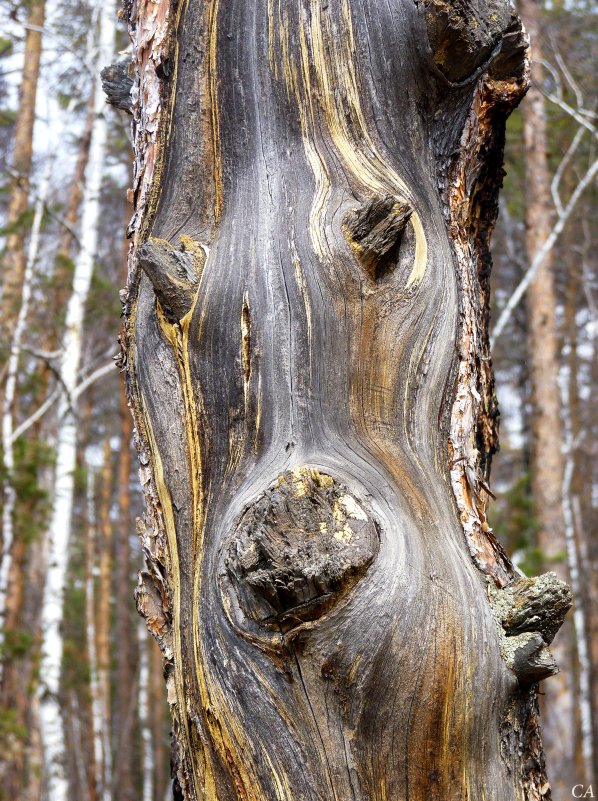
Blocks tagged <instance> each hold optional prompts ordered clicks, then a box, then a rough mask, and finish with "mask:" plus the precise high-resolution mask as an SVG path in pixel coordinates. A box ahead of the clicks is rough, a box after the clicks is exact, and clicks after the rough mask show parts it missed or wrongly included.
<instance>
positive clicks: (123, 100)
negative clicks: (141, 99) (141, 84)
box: [100, 61, 133, 114]
mask: <svg viewBox="0 0 598 801" xmlns="http://www.w3.org/2000/svg"><path fill="white" fill-rule="evenodd" d="M100 77H101V79H102V89H103V90H104V94H105V95H106V100H107V101H108V103H110V105H111V106H114V108H118V109H120V110H121V111H126V112H127V114H132V113H133V110H132V103H131V89H132V88H133V79H132V78H131V76H130V75H129V62H126V61H120V62H118V64H111V65H110V66H109V67H104V69H103V70H102V71H101V73H100Z"/></svg>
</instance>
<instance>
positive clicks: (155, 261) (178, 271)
mask: <svg viewBox="0 0 598 801" xmlns="http://www.w3.org/2000/svg"><path fill="white" fill-rule="evenodd" d="M137 260H138V262H139V266H140V267H141V269H142V270H143V271H144V273H145V274H146V275H147V277H148V278H149V279H150V281H151V282H152V285H153V287H154V292H155V293H156V297H157V298H158V300H159V301H160V305H161V306H162V309H163V311H164V314H165V315H166V317H167V318H168V320H169V321H170V322H178V321H179V320H181V319H182V318H183V317H184V316H185V315H186V314H187V312H188V311H189V310H190V309H191V307H192V306H193V301H194V299H195V294H196V292H197V284H198V280H199V276H198V270H197V258H196V254H195V253H192V252H189V251H188V250H176V249H175V248H174V247H173V246H172V245H171V244H170V243H169V242H167V241H166V240H162V239H153V238H152V239H148V240H147V242H145V243H144V244H143V245H141V247H140V248H139V249H138V250H137Z"/></svg>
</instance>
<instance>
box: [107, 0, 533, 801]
mask: <svg viewBox="0 0 598 801" xmlns="http://www.w3.org/2000/svg"><path fill="white" fill-rule="evenodd" d="M127 11H128V14H129V22H130V27H131V32H132V36H133V41H134V46H135V59H136V63H135V68H136V79H135V84H134V86H133V90H132V101H133V103H132V105H133V114H134V138H135V147H136V177H135V186H134V192H135V201H136V213H135V216H134V219H133V221H132V224H131V235H132V241H133V247H132V251H131V261H130V274H129V283H128V287H127V292H126V293H125V294H124V297H123V300H124V307H125V327H124V330H123V361H124V363H125V364H126V369H127V378H128V386H129V393H130V398H131V403H132V405H133V408H134V413H135V419H136V426H137V434H138V448H139V454H140V461H141V479H142V483H143V485H144V488H145V491H146V496H147V503H148V511H147V515H146V518H145V520H144V521H143V522H141V523H140V535H141V538H142V542H143V544H144V547H145V550H146V554H147V557H148V566H149V572H148V573H146V574H144V575H143V576H142V577H141V579H140V588H139V592H138V605H139V608H140V610H141V612H142V614H144V615H145V616H146V619H147V622H148V625H149V627H150V629H151V630H152V631H153V633H154V634H155V636H156V637H157V639H158V641H159V642H160V644H161V647H162V650H163V653H164V658H165V671H166V678H167V684H168V692H169V700H170V703H171V706H172V711H173V717H174V730H175V740H176V748H175V762H176V768H177V782H178V784H179V785H180V787H178V788H177V792H181V791H182V793H183V795H184V797H185V798H186V799H209V800H210V801H212V800H213V799H218V800H219V801H233V800H234V799H243V801H274V800H275V799H285V800H286V801H291V800H292V801H299V800H300V799H305V801H307V800H308V799H309V801H316V800H317V801H347V800H348V799H354V801H374V799H375V800H376V801H378V800H379V801H382V799H393V800H397V801H398V800H399V799H410V801H417V800H419V799H421V801H423V800H424V799H426V801H433V800H434V799H437V800H438V801H448V800H449V799H476V801H477V799H487V801H508V800H509V799H540V798H547V797H548V796H549V789H548V785H547V784H546V778H545V774H544V767H543V758H542V753H541V744H540V741H539V735H538V725H537V711H536V701H535V689H534V687H533V686H532V687H531V689H530V685H529V682H530V676H531V680H533V679H534V677H535V676H536V674H534V673H533V671H534V670H535V669H536V667H537V666H536V663H537V662H538V660H539V661H540V662H542V665H541V667H542V669H545V670H546V669H547V668H546V665H545V664H544V662H545V659H544V655H542V656H541V657H539V656H538V652H539V650H541V649H542V647H543V645H542V644H543V642H544V641H543V640H542V632H543V631H545V630H546V626H544V628H541V627H539V628H538V629H537V630H535V629H534V630H533V631H532V635H533V637H535V638H536V639H534V640H533V643H532V645H531V646H530V644H529V642H528V641H527V639H526V642H525V643H521V642H519V641H518V642H517V643H516V644H517V646H518V647H516V648H511V652H512V653H511V652H509V649H508V648H505V645H504V642H505V641H507V640H509V636H508V632H506V630H505V629H503V627H502V625H501V624H502V621H503V618H501V614H502V613H499V612H497V611H496V609H497V607H496V605H493V604H492V603H491V601H490V598H489V587H494V590H493V592H492V593H490V595H493V593H496V592H499V591H500V592H504V591H503V590H499V588H501V587H504V586H505V585H507V584H509V582H510V581H511V578H512V569H511V566H510V564H509V561H508V559H507V558H506V557H505V556H504V554H503V553H502V552H501V550H500V547H499V546H498V544H497V543H496V542H495V540H494V539H493V537H492V534H491V532H489V530H488V526H487V523H486V520H485V511H484V510H485V502H486V493H487V482H488V472H489V466H490V459H491V456H492V452H493V451H494V450H495V448H496V444H497V434H496V419H497V411H496V401H495V398H494V392H493V384H492V373H491V367H490V363H489V359H488V346H487V335H486V334H487V331H486V328H487V310H488V275H489V269H490V257H489V253H488V238H489V235H490V233H491V230H492V226H493V222H494V218H495V214H496V195H497V191H498V188H499V185H500V182H501V174H502V173H501V163H502V147H503V138H504V121H505V118H506V116H507V115H508V113H509V111H510V110H511V109H512V108H513V107H514V106H515V105H516V104H517V102H518V101H519V99H520V98H521V96H522V94H523V92H524V90H525V86H526V69H527V60H526V42H525V37H524V35H523V33H522V31H521V28H520V24H519V22H518V20H517V18H516V17H515V16H514V15H513V14H512V12H511V10H510V9H509V7H508V6H507V4H506V3H504V2H502V0H491V1H489V2H484V0H472V2H466V3H462V4H458V6H457V4H455V6H454V7H453V5H452V4H446V3H444V2H440V0H428V1H427V2H423V3H416V2H413V0H391V2H385V3H383V2H379V0H251V1H248V0H205V1H204V2H199V0H187V2H180V3H174V2H173V3H172V4H169V3H168V2H166V0H161V2H158V3H153V2H149V0H141V2H138V3H136V4H134V5H132V6H131V7H130V8H128V9H127ZM474 23H475V25H474ZM493 597H494V596H493ZM501 608H502V607H501ZM505 614H506V613H505ZM505 619H506V618H505ZM509 619H510V618H509ZM520 628H521V627H520ZM518 631H519V629H518ZM521 631H522V632H524V636H526V637H527V634H525V632H527V633H528V634H529V632H528V630H527V629H526V628H525V627H523V628H521ZM519 636H522V635H521V634H519ZM537 638H540V640H542V642H540V640H538V639H537ZM519 646H520V647H519ZM532 646H533V647H532ZM536 646H537V647H536ZM534 648H535V650H534ZM509 654H510V656H509ZM509 659H510V662H509ZM508 662H509V664H507V663H508ZM538 670H540V668H538ZM515 671H518V675H519V676H520V677H522V680H521V681H520V680H519V679H518V677H517V675H516V672H515Z"/></svg>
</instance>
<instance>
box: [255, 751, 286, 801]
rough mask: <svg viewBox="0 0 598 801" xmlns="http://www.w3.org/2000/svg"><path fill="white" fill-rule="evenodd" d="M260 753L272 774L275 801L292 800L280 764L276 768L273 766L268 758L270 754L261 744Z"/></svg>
mask: <svg viewBox="0 0 598 801" xmlns="http://www.w3.org/2000/svg"><path fill="white" fill-rule="evenodd" d="M262 755H263V757H264V761H265V762H267V764H268V767H269V768H270V773H271V774H272V778H273V780H274V786H275V788H276V801H294V798H293V796H292V794H291V788H290V787H289V781H288V778H287V776H286V774H285V773H284V771H281V770H280V765H279V766H278V767H279V769H278V770H277V769H276V768H275V767H274V764H273V763H272V760H271V759H270V754H269V753H268V751H267V749H266V748H265V747H264V746H263V745H262ZM277 762H278V760H277Z"/></svg>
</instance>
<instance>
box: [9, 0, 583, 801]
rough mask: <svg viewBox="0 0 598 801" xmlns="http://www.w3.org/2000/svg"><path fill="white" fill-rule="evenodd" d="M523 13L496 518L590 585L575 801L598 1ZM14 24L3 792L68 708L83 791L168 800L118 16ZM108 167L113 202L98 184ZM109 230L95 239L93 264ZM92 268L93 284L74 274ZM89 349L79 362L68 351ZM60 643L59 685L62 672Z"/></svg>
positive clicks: (566, 745) (565, 735)
mask: <svg viewBox="0 0 598 801" xmlns="http://www.w3.org/2000/svg"><path fill="white" fill-rule="evenodd" d="M520 11H521V13H522V15H523V16H524V20H525V21H526V22H527V23H528V28H529V29H530V30H532V31H533V32H534V34H535V35H534V48H535V50H534V52H535V54H536V55H537V56H538V61H537V64H536V66H535V67H534V71H533V86H532V89H531V90H530V95H529V97H528V98H527V99H526V100H524V101H523V104H522V107H521V108H520V109H519V110H517V111H516V112H515V113H514V114H513V115H512V116H511V118H510V120H509V124H508V140H507V149H506V165H505V167H506V177H505V187H504V192H503V194H502V196H501V213H500V216H499V221H498V225H497V228H496V231H495V233H494V239H493V250H494V270H493V276H492V283H493V287H494V303H493V320H494V321H495V325H494V329H493V331H494V349H493V363H494V369H495V371H496V383H497V392H498V397H499V401H500V405H501V415H502V423H501V452H500V454H499V456H498V457H497V458H496V460H495V463H494V470H493V482H492V490H493V492H494V494H495V495H496V496H497V497H496V501H495V502H494V503H493V505H492V507H491V516H490V522H491V524H492V526H493V528H494V531H495V533H496V534H497V535H498V536H499V538H500V539H501V540H502V542H503V544H504V545H505V547H506V549H507V551H508V552H509V554H510V555H512V556H513V557H514V559H515V561H516V562H517V564H518V565H519V566H520V567H521V568H522V569H523V570H524V571H525V572H529V573H530V574H537V573H539V572H541V571H542V570H546V569H556V570H557V572H559V574H560V575H561V576H563V577H564V578H565V579H566V580H567V581H568V582H569V583H570V584H571V585H572V587H573V591H574V597H575V614H574V616H572V617H571V619H570V621H569V623H568V625H567V626H565V627H564V628H563V630H562V631H561V633H560V634H559V635H558V640H557V642H558V651H559V654H560V661H561V663H562V666H563V668H564V672H563V674H562V680H561V681H560V683H559V684H558V685H556V689H553V690H552V691H550V693H549V696H548V697H547V699H546V707H547V708H546V710H545V712H546V716H545V720H546V722H545V745H546V750H547V761H548V767H549V776H550V778H551V782H552V784H553V788H554V793H555V798H557V799H560V798H568V797H569V796H570V788H571V786H572V785H573V784H576V783H584V784H589V783H590V782H591V781H592V779H593V778H595V777H597V776H598V770H597V768H598V692H597V688H598V675H597V672H596V671H597V668H598V579H597V578H596V576H597V575H598V574H597V571H596V567H597V565H598V464H597V460H596V455H597V454H596V449H597V444H596V443H597V442H598V430H597V429H598V419H597V414H596V409H597V408H598V359H597V358H596V347H595V343H596V337H597V335H598V229H597V227H596V225H595V219H596V216H597V214H598V190H597V185H596V175H597V173H598V162H597V159H598V93H597V87H596V63H597V60H598V12H597V10H596V7H595V3H593V2H592V1H591V0H570V2H567V3H565V2H560V1H559V2H550V3H548V2H546V3H541V2H536V0H526V2H524V3H522V4H521V9H520ZM0 21H1V26H0V27H1V29H2V31H3V34H2V36H1V37H0V171H1V175H2V177H1V186H0V225H1V236H2V242H1V257H0V258H1V261H0V270H1V273H0V277H1V285H2V298H1V304H2V316H1V318H0V409H1V415H2V443H1V451H2V463H1V465H0V479H1V483H2V487H1V504H2V519H1V524H0V525H1V531H0V535H1V538H2V563H1V566H0V615H1V616H2V618H1V621H0V623H1V626H2V631H1V634H0V643H1V645H0V648H1V652H0V656H1V671H2V672H1V678H0V799H10V801H14V799H19V801H20V800H21V799H22V801H41V799H42V798H43V787H42V785H43V781H42V777H43V776H44V766H43V760H44V757H43V749H42V735H43V725H42V724H43V707H44V705H46V706H47V705H48V703H49V702H51V703H54V704H56V705H58V707H59V709H60V710H61V713H62V717H60V716H58V717H56V723H57V724H59V725H57V729H58V730H57V731H54V732H52V733H51V736H52V737H54V738H55V746H56V748H55V751H56V754H57V755H58V756H57V762H58V764H57V765H55V766H54V768H53V769H55V770H56V771H58V772H60V773H61V774H62V775H63V776H64V781H65V782H66V785H67V788H68V789H67V795H66V796H65V797H68V798H76V799H89V801H96V799H98V801H99V800H100V799H101V801H108V799H114V801H133V800H134V799H143V801H163V799H164V798H165V797H167V792H168V790H169V786H170V770H169V731H170V724H169V720H168V708H167V703H166V698H165V691H164V689H163V677H162V663H161V656H160V654H159V650H158V648H157V645H156V643H154V642H153V640H151V638H150V637H149V635H148V634H147V633H146V630H145V627H144V625H142V624H141V623H140V621H139V619H138V617H137V613H136V611H135V608H134V601H133V591H134V587H135V585H136V575H137V572H138V571H139V570H140V569H142V567H143V554H142V553H141V549H140V546H139V542H138V539H137V536H136V531H135V519H136V517H137V515H138V514H139V513H140V510H141V503H142V501H141V493H140V490H139V476H138V471H137V459H136V456H134V454H133V453H132V450H131V448H132V445H131V437H132V421H131V417H130V413H129V410H128V408H127V403H126V399H125V398H124V393H123V391H122V387H121V382H120V377H119V374H118V369H117V368H116V367H115V365H114V356H115V354H116V353H117V351H118V346H117V334H118V318H119V313H120V307H119V298H118V289H119V288H120V287H121V286H123V284H124V280H125V260H126V253H127V247H128V245H127V240H126V236H125V232H126V226H127V222H128V220H129V218H130V216H131V213H132V210H131V206H130V204H129V202H128V199H127V198H128V196H129V193H128V191H127V190H128V189H129V188H130V186H131V183H132V178H131V174H130V163H131V156H130V145H129V135H130V134H129V118H128V116H127V114H126V113H125V112H124V111H117V110H114V109H112V108H110V107H109V106H107V105H106V104H102V107H101V108H98V105H97V96H98V95H97V92H98V87H97V81H98V71H99V68H100V67H102V66H105V64H103V63H98V54H99V53H100V52H101V30H102V26H103V25H104V26H106V25H107V24H108V23H107V21H106V14H105V13H102V10H101V9H99V8H98V6H97V4H92V3H86V2H84V0H82V2H76V0H72V2H63V1H62V0H56V1H55V2H50V1H49V0H47V2H44V0H28V2H24V3H16V2H8V1H7V0H0ZM104 31H105V28H104ZM127 47H128V40H127V37H126V32H125V30H124V26H119V27H118V30H117V34H116V38H114V41H113V43H112V46H111V50H112V55H111V60H112V61H115V60H117V59H118V58H120V59H121V60H122V61H123V62H126V61H127V60H130V59H129V57H128V56H127V54H126V50H127ZM119 54H120V55H119ZM100 118H101V121H102V123H103V124H104V125H105V132H106V138H105V141H103V143H102V146H101V148H100V149H101V152H98V137H100V133H99V131H100V129H101V124H100V122H99V120H100ZM543 131H545V141H543V138H542V137H543V135H544V134H543V133H542V132H543ZM100 138H101V137H100ZM98 159H99V161H98ZM98 164H100V167H98ZM94 169H95V170H96V172H97V170H98V169H100V170H101V175H100V177H101V181H100V183H101V194H100V196H99V198H95V197H94V196H93V192H90V191H89V186H90V182H92V179H93V170H94ZM96 200H97V202H98V207H97V213H96V214H95V215H94V214H93V204H94V202H95V201H96ZM84 226H87V230H86V231H84V230H83V227H84ZM90 226H91V227H92V228H93V229H94V232H95V233H94V237H93V239H94V241H95V242H96V245H95V246H94V248H93V252H92V253H86V245H85V244H84V243H85V242H86V241H87V234H88V233H89V227H90ZM547 242H548V245H549V246H550V247H545V246H546V243H547ZM543 248H544V250H543ZM86 258H87V259H88V260H90V264H91V268H92V269H91V272H90V273H89V276H88V277H89V285H88V286H85V287H84V288H83V290H82V289H81V286H78V285H74V283H73V278H74V277H75V276H77V275H80V274H82V273H81V270H82V269H83V267H84V262H85V259H86ZM530 268H532V269H533V272H531V270H530ZM73 298H75V300H73ZM77 298H78V303H79V306H80V311H81V314H80V315H79V317H78V316H77V314H76V309H75V305H76V301H77ZM518 298H520V302H519V301H518ZM69 315H70V316H69ZM69 321H70V322H69ZM73 321H74V323H73ZM67 323H69V325H67ZM73 325H74V327H73ZM69 326H70V327H69ZM73 336H74V337H75V341H76V343H78V347H79V348H80V354H79V355H77V357H76V360H75V361H73V359H72V358H70V360H69V359H68V358H67V359H65V353H70V352H71V351H69V350H68V347H69V346H68V342H69V341H72V338H73ZM69 337H70V338H71V339H70V340H69ZM546 388H548V392H547V393H546V392H544V397H540V396H541V395H542V393H543V391H544V390H546ZM547 404H548V406H550V408H549V409H548V410H547V406H546V405H547ZM550 415H553V418H552V422H551V417H550ZM554 415H556V417H555V416H554ZM65 421H70V426H71V429H72V431H74V434H75V436H76V443H75V450H74V451H73V454H72V455H73V458H74V463H73V468H75V470H74V473H73V470H72V469H70V468H68V466H67V468H66V473H68V474H69V475H73V476H74V482H73V486H72V492H71V496H70V497H71V502H72V503H71V507H72V511H69V512H68V517H69V520H61V521H59V522H61V523H62V524H63V526H64V530H65V531H68V530H69V529H70V536H69V537H68V539H67V540H65V542H64V545H65V548H66V549H67V550H66V552H65V554H58V557H57V554H56V552H55V551H54V550H52V549H53V548H54V547H55V543H54V541H53V540H51V529H52V520H53V510H54V516H55V515H56V509H57V503H56V502H57V497H56V487H57V474H59V473H60V464H58V467H57V453H59V451H60V443H61V442H62V443H63V450H64V447H66V446H64V442H66V443H67V445H68V441H69V440H68V437H66V435H65V432H64V425H65ZM67 434H68V431H67ZM65 437H66V439H65ZM546 471H548V474H549V476H550V478H549V479H547V478H545V476H546V474H547V473H546ZM140 476H141V481H142V482H143V481H144V467H143V466H142V467H141V471H140ZM549 481H550V484H549ZM71 507H69V505H68V504H67V505H66V506H64V507H59V508H66V509H69V508H71ZM69 521H70V522H69ZM57 558H58V560H59V561H60V560H61V564H62V568H63V569H64V576H62V577H61V576H60V575H59V576H58V577H57V582H58V583H57V584H56V585H55V587H54V589H56V588H57V589H58V592H59V595H58V597H59V598H60V599H62V600H61V602H60V605H59V608H58V612H59V623H60V625H59V626H57V627H56V630H54V629H52V630H51V631H50V629H51V627H50V628H49V627H48V626H45V625H44V623H43V621H44V620H51V619H55V616H54V618H52V615H51V612H52V610H51V609H49V605H50V604H51V601H52V598H51V597H50V595H49V594H48V593H47V592H46V593H45V592H44V588H45V587H47V576H48V575H54V574H53V573H52V570H53V568H54V567H56V561H57ZM59 567H60V566H59ZM58 573H60V570H59V571H58ZM63 584H64V588H65V591H64V596H62V594H61V593H62V585H63ZM55 600H56V599H55V598H54V601H55ZM48 610H49V611H48ZM54 612H56V609H54ZM50 634H51V635H52V637H54V639H53V640H52V643H51V644H52V647H53V648H54V647H56V646H57V644H58V651H57V653H58V654H59V655H61V657H60V663H59V665H58V673H57V674H56V677H54V675H53V674H52V671H53V668H52V666H50V668H48V666H47V665H46V664H45V662H44V658H42V653H43V651H44V642H45V643H46V645H47V644H48V637H49V636H50ZM54 678H56V679H57V682H58V683H57V684H56V686H54V684H53V681H54ZM56 738H57V739H56ZM46 770H47V766H46ZM52 801H54V799H52Z"/></svg>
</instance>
